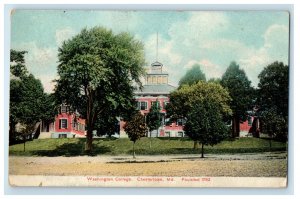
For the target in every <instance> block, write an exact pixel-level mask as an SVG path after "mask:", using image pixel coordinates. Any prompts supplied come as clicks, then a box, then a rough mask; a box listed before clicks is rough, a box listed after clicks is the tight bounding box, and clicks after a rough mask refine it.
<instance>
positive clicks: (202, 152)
mask: <svg viewBox="0 0 300 199" xmlns="http://www.w3.org/2000/svg"><path fill="white" fill-rule="evenodd" d="M201 144H202V146H201V149H202V150H201V158H204V145H203V143H201Z"/></svg>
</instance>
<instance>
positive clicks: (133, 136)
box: [124, 112, 147, 158]
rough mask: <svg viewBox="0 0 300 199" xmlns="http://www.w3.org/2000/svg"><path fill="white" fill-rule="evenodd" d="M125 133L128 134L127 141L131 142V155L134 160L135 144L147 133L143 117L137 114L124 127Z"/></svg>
mask: <svg viewBox="0 0 300 199" xmlns="http://www.w3.org/2000/svg"><path fill="white" fill-rule="evenodd" d="M124 130H125V132H126V133H127V134H128V137H129V139H130V140H131V141H132V143H133V144H132V155H133V158H135V148H134V146H135V142H136V141H137V140H139V139H140V138H141V137H144V136H145V135H146V133H147V125H146V123H145V119H144V116H143V115H142V114H141V113H139V112H137V113H136V114H135V115H134V116H133V117H132V118H131V119H130V120H129V121H127V122H126V124H125V126H124Z"/></svg>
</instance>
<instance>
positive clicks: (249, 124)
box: [248, 116, 252, 126]
mask: <svg viewBox="0 0 300 199" xmlns="http://www.w3.org/2000/svg"><path fill="white" fill-rule="evenodd" d="M248 126H252V118H251V117H250V116H248Z"/></svg>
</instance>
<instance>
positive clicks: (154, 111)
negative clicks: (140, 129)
mask: <svg viewBox="0 0 300 199" xmlns="http://www.w3.org/2000/svg"><path fill="white" fill-rule="evenodd" d="M160 111H161V107H160V105H159V101H158V100H156V102H155V103H153V104H152V106H151V108H150V111H149V113H148V114H147V115H146V123H147V126H148V128H149V131H150V132H151V131H153V130H156V129H158V128H159V127H160V126H161V118H162V117H161V113H160Z"/></svg>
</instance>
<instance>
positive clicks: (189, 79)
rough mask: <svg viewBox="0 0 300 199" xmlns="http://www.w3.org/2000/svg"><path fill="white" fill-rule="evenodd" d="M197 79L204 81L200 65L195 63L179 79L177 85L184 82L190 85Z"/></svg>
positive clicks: (197, 80)
mask: <svg viewBox="0 0 300 199" xmlns="http://www.w3.org/2000/svg"><path fill="white" fill-rule="evenodd" d="M199 81H206V77H205V74H204V73H203V72H202V70H201V68H200V65H199V64H195V65H193V66H192V68H191V69H189V70H188V71H187V72H186V74H185V75H184V76H183V77H182V78H181V79H180V81H179V86H180V87H181V86H182V85H184V84H187V85H192V84H195V83H197V82H199Z"/></svg>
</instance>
